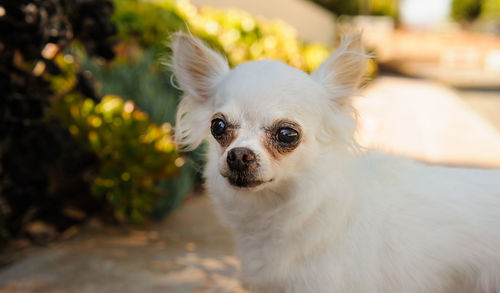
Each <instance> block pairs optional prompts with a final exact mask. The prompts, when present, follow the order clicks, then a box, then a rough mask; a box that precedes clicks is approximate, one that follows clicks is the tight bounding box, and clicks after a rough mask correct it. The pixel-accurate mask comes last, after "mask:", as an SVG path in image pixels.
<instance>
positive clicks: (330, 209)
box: [172, 33, 500, 293]
mask: <svg viewBox="0 0 500 293" xmlns="http://www.w3.org/2000/svg"><path fill="white" fill-rule="evenodd" d="M173 51H174V54H173V62H172V64H173V71H174V74H175V76H176V78H177V80H178V82H179V84H180V87H181V88H182V89H183V90H184V92H185V95H184V97H183V98H182V101H181V103H180V106H179V111H178V117H177V125H176V133H177V141H178V143H179V145H181V146H184V147H186V148H187V149H193V148H195V147H197V146H198V145H199V144H200V143H201V141H203V140H204V139H208V141H209V150H208V154H207V155H208V162H207V165H206V169H205V173H204V174H205V178H206V186H207V189H208V191H209V193H210V195H211V198H212V199H213V201H214V202H215V204H216V207H217V209H218V212H219V214H220V216H221V218H222V220H223V222H224V223H225V224H227V225H228V226H229V227H230V228H231V229H232V230H233V232H234V235H235V239H236V242H237V247H238V252H239V256H240V258H241V262H242V281H243V283H244V284H245V285H246V286H247V287H248V288H250V289H252V290H256V291H259V292H385V293H387V292H427V293H428V292H490V293H492V292H500V172H499V171H495V170H473V169H459V168H446V167H438V166H428V165H424V164H421V163H418V162H414V161H412V160H409V159H406V158H400V157H395V156H391V155H387V154H381V153H377V152H374V151H367V152H359V151H357V148H356V143H355V142H354V141H353V132H354V129H355V115H353V110H352V107H351V104H350V97H351V96H352V94H353V93H354V92H355V90H356V88H357V87H358V86H359V83H360V81H361V77H362V73H363V70H364V64H365V60H366V55H365V53H364V51H363V47H362V45H361V40H360V36H359V35H354V36H351V37H347V38H344V40H343V43H342V45H341V46H340V48H339V49H338V50H337V51H336V52H335V53H334V54H333V56H331V57H330V58H329V59H328V60H327V61H325V63H324V64H322V65H321V66H320V68H319V69H318V70H317V71H316V72H314V73H312V74H311V75H308V74H306V73H304V72H302V71H300V70H297V69H294V68H291V67H289V66H287V65H285V64H283V63H280V62H278V61H269V60H261V61H255V62H249V63H245V64H242V65H240V66H237V67H236V68H234V69H232V70H230V69H229V66H228V65H227V62H226V61H225V59H224V58H222V57H221V56H220V55H219V54H217V53H216V52H214V51H213V50H211V49H209V48H208V47H207V46H205V45H204V44H203V43H202V42H200V41H199V40H197V39H196V38H194V37H192V36H190V35H187V34H182V33H180V34H178V35H177V38H176V39H175V40H174V43H173ZM217 113H219V114H217ZM215 114H217V115H223V117H225V118H224V119H227V123H228V124H230V125H233V126H232V127H233V128H232V130H231V131H233V132H232V136H231V137H232V140H231V141H230V143H229V145H223V144H221V143H220V141H218V140H217V139H216V138H214V137H213V136H212V135H210V127H211V121H212V119H214V118H213V117H214V115H215ZM217 117H219V116H217ZM220 117H222V116H220ZM281 120H286V121H289V120H291V121H293V122H294V123H295V124H296V125H298V126H299V127H298V128H300V131H299V134H300V142H299V144H298V145H297V146H296V147H295V148H294V149H293V150H289V149H286V151H284V150H279V151H278V150H273V149H272V147H273V145H277V143H276V142H275V140H276V139H277V135H275V134H274V133H273V132H272V131H273V130H270V129H273V128H272V125H273V123H276V121H281ZM295 124H294V125H295ZM236 147H240V148H242V147H243V148H246V149H249V150H251V151H252V152H254V153H255V157H256V160H257V163H258V168H257V169H256V170H255V172H252V174H250V175H252V178H257V179H259V180H260V181H261V182H262V184H259V185H258V186H253V187H248V188H245V187H244V186H243V187H241V186H240V187H238V186H234V185H232V184H231V183H230V182H229V181H228V180H227V178H226V177H227V175H224V174H227V173H228V172H229V173H231V172H232V171H231V170H230V169H228V168H229V167H228V163H227V162H228V159H227V155H228V153H229V152H230V151H231V150H232V149H234V148H236ZM247 175H248V174H247ZM238 176H239V175H238ZM242 176H243V175H242ZM245 176H246V175H245ZM243 179H244V178H243Z"/></svg>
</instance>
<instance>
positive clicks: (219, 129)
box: [210, 119, 227, 139]
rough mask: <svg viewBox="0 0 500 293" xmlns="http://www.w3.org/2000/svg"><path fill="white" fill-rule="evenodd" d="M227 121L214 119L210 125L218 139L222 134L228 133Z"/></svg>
mask: <svg viewBox="0 0 500 293" xmlns="http://www.w3.org/2000/svg"><path fill="white" fill-rule="evenodd" d="M226 128H227V126H226V122H224V120H222V119H214V120H212V126H211V127H210V131H211V132H212V135H213V136H214V137H215V138H216V139H220V138H222V136H223V135H224V134H225V133H226Z"/></svg>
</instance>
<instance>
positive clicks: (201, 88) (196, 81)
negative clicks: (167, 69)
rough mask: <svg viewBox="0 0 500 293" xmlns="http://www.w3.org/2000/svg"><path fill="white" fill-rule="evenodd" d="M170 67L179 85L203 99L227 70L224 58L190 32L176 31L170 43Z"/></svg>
mask: <svg viewBox="0 0 500 293" xmlns="http://www.w3.org/2000/svg"><path fill="white" fill-rule="evenodd" d="M172 51H173V57H172V69H173V72H174V75H175V77H176V79H177V81H178V82H179V85H180V87H181V89H182V90H183V91H184V93H186V94H187V95H189V96H191V97H192V98H194V99H196V100H198V101H199V102H204V101H205V100H206V99H208V98H210V96H211V95H212V94H213V88H214V87H215V85H216V84H217V82H218V81H220V79H221V77H222V76H223V75H224V74H225V73H226V72H227V71H229V66H228V64H227V61H226V59H224V57H222V56H221V55H220V54H218V53H217V52H215V51H213V50H212V49H210V48H208V47H207V46H206V45H205V44H203V42H202V41H201V40H199V39H197V38H195V37H193V36H192V35H190V34H186V33H181V32H179V33H177V34H176V35H175V39H174V41H173V43H172Z"/></svg>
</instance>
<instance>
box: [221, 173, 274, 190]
mask: <svg viewBox="0 0 500 293" xmlns="http://www.w3.org/2000/svg"><path fill="white" fill-rule="evenodd" d="M224 177H226V178H227V181H228V182H229V184H231V185H232V186H234V187H238V188H242V189H249V188H254V187H257V186H260V185H263V184H265V183H268V182H271V181H273V179H270V180H259V179H255V178H254V177H253V176H248V175H246V174H230V175H229V176H224Z"/></svg>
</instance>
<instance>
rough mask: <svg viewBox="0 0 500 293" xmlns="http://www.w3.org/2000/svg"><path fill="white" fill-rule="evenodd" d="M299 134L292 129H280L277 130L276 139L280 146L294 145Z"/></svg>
mask: <svg viewBox="0 0 500 293" xmlns="http://www.w3.org/2000/svg"><path fill="white" fill-rule="evenodd" d="M299 138H300V136H299V133H298V132H297V131H296V130H294V129H292V128H288V127H285V128H280V129H278V133H277V134H276V139H277V140H278V142H279V143H281V144H286V145H289V144H294V143H296V142H297V141H298V140H299Z"/></svg>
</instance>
